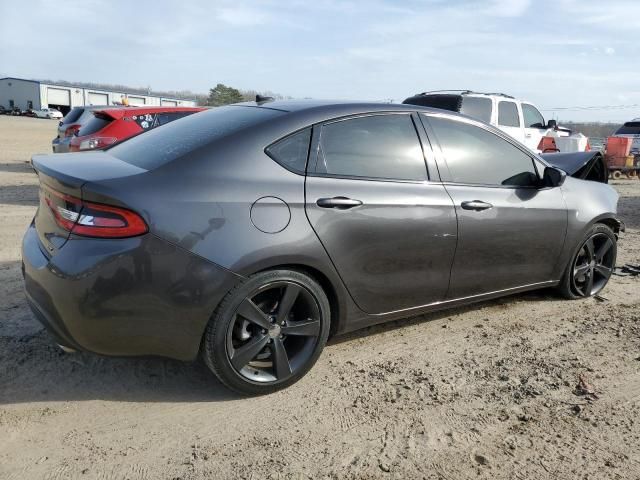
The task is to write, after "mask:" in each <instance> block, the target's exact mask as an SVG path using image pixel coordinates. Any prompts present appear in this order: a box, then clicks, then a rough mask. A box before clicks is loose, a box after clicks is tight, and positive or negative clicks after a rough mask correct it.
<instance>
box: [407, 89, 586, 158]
mask: <svg viewBox="0 0 640 480" xmlns="http://www.w3.org/2000/svg"><path fill="white" fill-rule="evenodd" d="M402 103H405V104H409V105H421V106H425V107H433V108H442V109H444V110H451V111H454V112H459V113H463V114H465V115H468V116H470V117H473V118H477V119H478V120H481V121H483V122H486V123H488V124H490V125H493V126H495V127H498V128H499V129H500V130H502V131H503V132H506V133H508V134H509V135H511V136H512V137H513V138H515V139H516V140H518V141H519V142H521V143H523V144H524V145H526V146H527V147H529V148H530V149H531V150H534V151H537V152H538V153H549V152H551V151H558V152H562V153H569V152H584V151H586V150H588V147H587V146H588V140H589V139H588V138H587V137H585V136H584V135H582V134H573V133H572V132H571V130H569V129H566V128H562V127H559V126H558V125H557V124H556V121H555V120H549V121H548V122H545V120H544V117H543V116H542V114H541V113H540V110H538V108H537V107H536V106H535V105H533V104H532V103H530V102H525V101H522V100H518V99H516V98H514V97H512V96H510V95H505V94H504V93H478V92H473V91H471V90H441V91H434V92H424V93H419V94H417V95H414V96H413V97H409V98H407V99H406V100H405V101H404V102H402Z"/></svg>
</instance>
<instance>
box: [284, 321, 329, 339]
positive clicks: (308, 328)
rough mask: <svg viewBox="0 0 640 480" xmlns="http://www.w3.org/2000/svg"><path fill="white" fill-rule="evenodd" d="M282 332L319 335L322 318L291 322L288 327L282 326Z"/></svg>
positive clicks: (306, 335)
mask: <svg viewBox="0 0 640 480" xmlns="http://www.w3.org/2000/svg"><path fill="white" fill-rule="evenodd" d="M282 333H283V334H285V335H298V336H301V337H317V336H318V335H319V334H320V320H313V319H309V320H301V321H299V322H289V323H287V326H286V327H282Z"/></svg>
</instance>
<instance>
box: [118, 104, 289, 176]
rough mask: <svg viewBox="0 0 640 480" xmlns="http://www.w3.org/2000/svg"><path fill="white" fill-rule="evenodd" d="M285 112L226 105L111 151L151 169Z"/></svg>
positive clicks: (138, 138)
mask: <svg viewBox="0 0 640 480" xmlns="http://www.w3.org/2000/svg"><path fill="white" fill-rule="evenodd" d="M284 113H285V112H282V111H279V110H272V109H269V108H259V107H241V106H226V107H217V108H212V109H210V110H205V111H203V112H199V113H197V114H195V115H189V116H188V117H186V118H183V119H182V120H180V121H179V122H171V123H169V124H168V125H166V126H165V127H163V128H158V129H153V130H151V131H149V132H148V133H145V134H144V135H138V136H136V137H133V138H131V139H129V140H127V141H126V142H123V143H121V144H119V145H116V146H114V147H113V148H110V149H109V153H110V154H111V155H114V156H115V157H117V158H119V159H120V160H123V161H125V162H127V163H130V164H132V165H135V166H137V167H140V168H144V169H146V170H152V169H154V168H157V167H159V166H161V165H164V164H165V163H168V162H171V161H173V160H176V159H177V158H180V157H182V156H183V155H186V154H187V153H189V152H192V151H194V150H196V149H198V148H200V147H203V146H205V145H207V144H209V143H211V142H214V141H216V140H219V139H221V138H223V137H225V136H227V135H231V134H233V133H236V132H238V131H240V130H243V129H245V128H249V127H251V126H254V125H256V124H258V123H261V122H264V121H267V120H271V119H273V118H275V117H278V116H280V115H284Z"/></svg>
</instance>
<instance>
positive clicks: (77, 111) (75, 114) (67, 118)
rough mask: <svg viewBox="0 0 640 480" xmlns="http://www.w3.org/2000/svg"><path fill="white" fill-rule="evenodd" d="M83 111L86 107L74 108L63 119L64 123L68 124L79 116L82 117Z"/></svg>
mask: <svg viewBox="0 0 640 480" xmlns="http://www.w3.org/2000/svg"><path fill="white" fill-rule="evenodd" d="M82 112H84V108H78V107H76V108H74V109H73V110H71V111H70V112H69V113H67V115H66V116H65V117H64V119H63V120H62V123H63V124H65V125H66V124H68V123H73V122H75V121H76V120H78V118H80V115H82Z"/></svg>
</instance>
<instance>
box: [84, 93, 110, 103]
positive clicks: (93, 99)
mask: <svg viewBox="0 0 640 480" xmlns="http://www.w3.org/2000/svg"><path fill="white" fill-rule="evenodd" d="M87 103H89V105H109V95H108V94H106V93H96V92H89V94H88V96H87Z"/></svg>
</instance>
